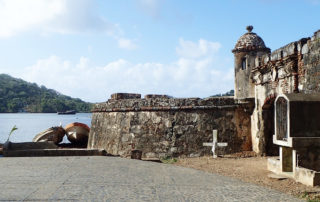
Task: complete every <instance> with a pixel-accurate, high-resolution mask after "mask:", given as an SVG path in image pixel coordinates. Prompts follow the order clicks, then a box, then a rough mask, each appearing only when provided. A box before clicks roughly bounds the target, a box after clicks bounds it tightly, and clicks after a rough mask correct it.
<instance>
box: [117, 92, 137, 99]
mask: <svg viewBox="0 0 320 202" xmlns="http://www.w3.org/2000/svg"><path fill="white" fill-rule="evenodd" d="M140 98H141V94H135V93H114V94H112V95H111V99H113V100H122V99H140Z"/></svg>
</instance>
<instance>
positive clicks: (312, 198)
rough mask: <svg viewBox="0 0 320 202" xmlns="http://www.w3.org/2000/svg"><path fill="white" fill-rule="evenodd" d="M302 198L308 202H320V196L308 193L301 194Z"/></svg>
mask: <svg viewBox="0 0 320 202" xmlns="http://www.w3.org/2000/svg"><path fill="white" fill-rule="evenodd" d="M300 197H301V198H303V199H306V201H308V202H320V198H319V195H313V194H312V193H309V192H306V191H305V192H304V193H303V194H301V196H300Z"/></svg>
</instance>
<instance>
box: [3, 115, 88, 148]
mask: <svg viewBox="0 0 320 202" xmlns="http://www.w3.org/2000/svg"><path fill="white" fill-rule="evenodd" d="M72 122H81V123H85V124H87V125H88V126H89V127H90V126H91V113H77V114H75V115H57V114H53V113H51V114H46V113H44V114H42V113H39V114H33V113H13V114H7V113H0V143H4V142H5V141H6V140H7V139H8V135H9V132H10V131H11V129H12V127H13V126H14V125H16V127H17V128H18V130H16V131H14V132H13V134H12V135H11V137H10V141H12V142H29V141H32V139H33V137H34V136H35V135H36V134H38V133H40V132H41V131H44V130H46V129H48V128H50V127H52V126H59V125H60V123H61V124H62V126H63V127H64V126H66V125H67V124H69V123H72ZM63 142H68V140H67V139H66V137H65V138H64V140H63Z"/></svg>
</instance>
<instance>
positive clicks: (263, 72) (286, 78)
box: [88, 26, 320, 159]
mask: <svg viewBox="0 0 320 202" xmlns="http://www.w3.org/2000/svg"><path fill="white" fill-rule="evenodd" d="M252 29H253V27H252V26H248V27H247V30H248V32H247V33H245V34H244V35H242V36H241V37H240V38H239V40H238V41H237V43H236V46H235V48H234V49H233V50H232V52H233V53H234V56H235V97H222V98H206V99H200V98H171V97H168V96H161V95H146V96H145V98H143V99H141V95H139V94H119V93H118V94H113V95H112V96H111V99H109V100H108V101H107V102H105V103H100V104H97V105H96V106H95V107H94V109H93V117H92V129H91V131H90V134H89V142H88V148H101V149H106V151H107V152H109V153H111V154H114V155H121V156H128V155H129V154H130V152H131V145H130V144H131V142H133V143H134V144H135V148H136V149H139V150H142V152H143V157H149V158H153V157H155V158H158V157H165V156H201V155H205V154H210V147H204V146H203V145H202V144H203V142H211V141H212V130H213V129H218V141H219V142H228V147H227V148H225V150H226V153H233V152H238V151H244V150H251V149H252V150H253V151H255V152H256V153H257V154H261V155H277V154H278V152H279V149H278V147H277V146H275V145H274V144H273V140H272V136H273V134H274V100H275V98H276V96H277V95H280V94H283V93H305V94H309V93H318V92H320V83H319V81H320V30H319V31H317V32H315V33H314V35H313V36H312V37H311V38H303V39H300V40H299V41H295V42H292V43H290V44H288V45H286V46H284V47H282V48H280V49H278V50H275V51H273V52H270V49H269V48H267V47H266V46H265V44H264V42H263V40H262V38H260V37H259V36H258V35H257V34H256V33H253V32H252ZM306 159H307V158H306Z"/></svg>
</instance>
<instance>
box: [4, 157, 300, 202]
mask: <svg viewBox="0 0 320 202" xmlns="http://www.w3.org/2000/svg"><path fill="white" fill-rule="evenodd" d="M0 200H2V201H48V200H52V201H61V200H64V201H78V200H81V201H298V200H297V199H295V198H293V197H291V196H288V195H285V194H282V193H280V192H277V191H274V190H271V189H268V188H265V187H260V186H256V185H253V184H249V183H244V182H241V181H238V180H236V179H232V178H228V177H224V176H220V175H215V174H210V173H205V172H202V171H198V170H193V169H189V168H182V167H177V166H173V165H167V164H160V163H155V162H144V161H138V160H129V159H121V158H116V157H103V156H90V157H25V158H0Z"/></svg>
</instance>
